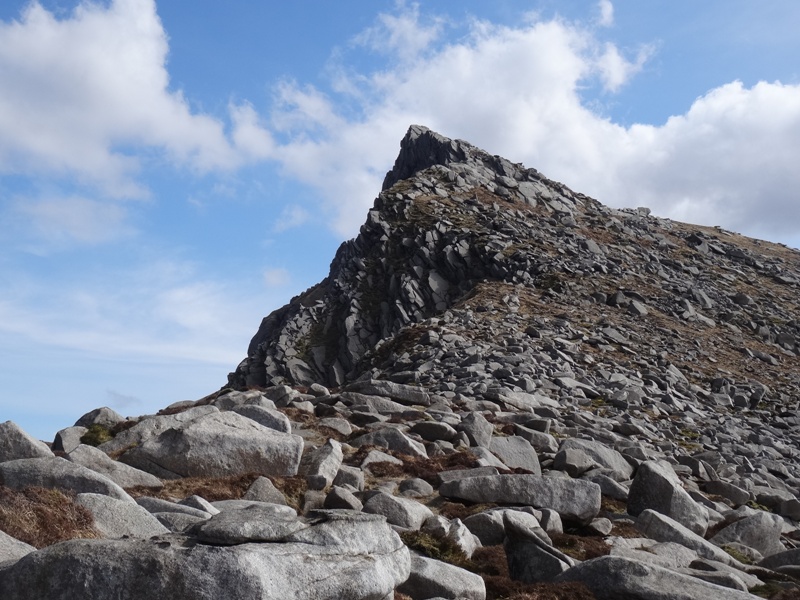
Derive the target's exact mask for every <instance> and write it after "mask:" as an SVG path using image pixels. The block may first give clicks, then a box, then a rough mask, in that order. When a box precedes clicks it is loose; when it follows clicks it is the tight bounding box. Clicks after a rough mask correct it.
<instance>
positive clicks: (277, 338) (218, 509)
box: [0, 126, 800, 600]
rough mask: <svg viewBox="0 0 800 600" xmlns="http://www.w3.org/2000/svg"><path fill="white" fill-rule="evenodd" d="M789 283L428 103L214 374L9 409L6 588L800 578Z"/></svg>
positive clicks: (787, 266)
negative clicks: (53, 411) (369, 193)
mask: <svg viewBox="0 0 800 600" xmlns="http://www.w3.org/2000/svg"><path fill="white" fill-rule="evenodd" d="M799 285H800V254H799V253H798V252H797V251H794V250H790V249H788V248H786V247H784V246H781V245H776V244H771V243H768V242H760V241H756V240H752V239H748V238H745V237H742V236H740V235H737V234H734V233H731V232H727V231H724V230H721V229H718V228H709V227H700V226H695V225H687V224H683V223H677V222H674V221H670V220H666V219H660V218H656V217H653V216H651V215H650V214H649V211H648V210H647V209H643V208H638V209H626V210H615V209H611V208H609V207H606V206H604V205H602V204H600V203H599V202H597V201H595V200H593V199H591V198H588V197H586V196H584V195H582V194H579V193H576V192H573V191H571V190H570V189H568V188H567V187H566V186H564V185H563V184H560V183H557V182H553V181H551V180H548V179H547V178H545V177H544V176H542V175H541V174H540V173H538V172H537V171H535V170H533V169H526V168H525V167H523V166H521V165H518V164H512V163H510V162H509V161H507V160H505V159H503V158H500V157H497V156H491V155H489V154H487V153H486V152H484V151H482V150H479V149H477V148H475V147H473V146H471V145H470V144H468V143H466V142H463V141H459V140H449V139H447V138H444V137H442V136H441V135H438V134H436V133H434V132H431V131H429V130H427V129H425V128H423V127H419V126H413V127H411V128H410V129H409V131H408V133H407V135H406V136H405V138H404V139H403V141H402V143H401V152H400V154H399V156H398V158H397V161H396V163H395V165H394V168H393V169H392V170H391V171H390V172H389V173H388V174H387V176H386V179H385V181H384V185H383V190H382V191H381V193H380V195H379V196H378V198H377V199H376V201H375V205H374V207H373V209H372V210H371V211H369V213H368V217H367V220H366V223H365V224H364V226H363V227H362V228H361V232H360V234H359V236H358V237H357V238H356V239H354V240H351V241H349V242H346V243H344V244H343V245H342V246H341V247H340V249H339V250H338V252H337V254H336V256H335V258H334V260H333V262H332V264H331V270H330V274H329V276H328V277H327V278H326V279H325V280H324V281H322V282H320V283H319V284H318V285H316V286H314V287H313V288H311V289H310V290H308V291H306V292H305V293H304V294H301V295H300V296H298V297H297V298H294V299H293V300H292V301H291V302H290V303H289V304H287V305H286V306H285V307H283V308H281V309H279V310H277V311H275V312H273V313H272V314H270V315H269V316H267V317H266V318H265V319H264V320H263V322H262V324H261V327H260V328H259V330H258V332H257V334H256V335H255V337H254V338H253V340H252V342H251V344H250V348H249V350H248V356H247V358H246V359H245V360H244V361H243V362H242V363H241V364H240V365H239V367H238V368H237V369H236V371H235V372H234V373H231V375H230V377H229V382H228V385H226V386H225V387H224V388H223V389H221V390H220V391H218V392H215V393H213V394H211V395H209V396H208V397H206V398H203V399H201V400H198V401H196V402H178V403H175V404H174V405H171V406H169V407H167V408H166V409H164V410H162V411H160V412H159V414H157V415H146V416H143V417H138V418H125V417H122V416H121V415H118V414H116V413H114V412H113V411H111V410H109V409H98V410H96V411H92V412H91V413H89V414H87V415H84V416H83V417H81V418H80V419H79V420H78V421H77V422H76V424H75V426H73V427H68V428H66V429H64V430H62V431H61V432H59V434H58V435H57V436H56V439H55V440H54V442H53V444H51V445H50V447H48V446H47V445H45V444H43V443H41V442H38V441H36V440H33V439H31V438H30V437H29V436H27V435H26V434H25V432H23V431H21V430H20V429H19V428H18V427H16V426H15V425H14V424H13V423H10V422H7V423H5V424H2V425H0V597H2V598H8V599H19V600H28V599H29V598H65V599H66V598H70V599H71V598H74V597H79V596H80V597H86V598H96V599H98V600H105V599H106V598H129V599H132V600H133V599H136V600H138V599H140V598H150V597H155V596H164V597H174V598H223V597H233V596H236V597H242V598H287V597H297V598H309V599H311V598H314V599H319V598H331V599H332V598H353V599H356V598H359V599H362V598H363V599H368V598H369V599H373V598H374V599H385V598H392V597H393V596H394V598H396V599H398V600H400V599H405V598H412V599H413V600H422V599H426V598H439V597H444V598H470V599H472V598H474V599H477V600H482V599H484V598H490V599H495V598H514V599H516V600H530V599H531V598H548V599H555V598H563V599H567V598H570V599H585V600H589V599H591V598H600V599H603V598H609V599H611V598H632V599H643V600H650V599H667V598H669V599H670V600H676V599H677V600H680V599H685V600H689V599H694V598H704V599H705V600H714V599H717V598H718V599H720V600H722V599H725V600H728V599H737V598H742V599H744V598H751V599H752V598H755V597H756V596H754V595H753V593H758V594H759V595H760V596H761V597H771V598H775V599H778V598H782V599H784V600H786V599H790V598H798V597H800V587H798V579H795V578H796V577H798V576H800V549H796V546H797V541H796V540H800V530H798V525H797V523H798V521H799V520H800V500H799V499H798V497H799V496H800V473H799V472H798V450H797V448H798V442H800V428H799V426H800V421H798V418H797V414H796V411H797V401H798V398H797V394H798V392H797V390H798V387H797V384H798V377H800V375H798V352H800V350H798V339H797V336H798V326H799V325H800V307H799V306H798V298H797V291H798V286H799ZM92 446H97V447H96V448H94V447H92ZM54 454H55V455H54ZM41 488H56V489H58V490H60V492H59V494H62V495H59V496H57V497H56V496H53V494H51V493H49V492H48V491H46V490H42V489H41ZM54 505H64V506H65V507H66V508H65V509H64V511H62V512H63V514H60V515H59V519H60V520H59V521H58V522H59V523H60V525H59V531H58V532H57V533H58V535H57V536H54V535H44V533H43V530H46V529H47V527H46V526H44V527H43V526H42V521H43V520H44V522H47V519H48V518H52V517H43V518H39V519H38V524H37V523H34V521H36V519H34V518H33V517H26V519H22V518H21V517H20V515H39V514H44V515H53V512H52V511H53V510H54V509H53V506H54ZM67 509H68V510H67ZM47 511H50V512H47ZM375 515H378V516H375ZM69 520H71V521H72V522H73V523H74V527H73V529H72V530H70V529H69V527H68V526H67V525H61V523H66V522H67V521H69ZM62 529H63V531H62ZM3 532H5V533H3ZM51 533H53V532H51ZM71 537H83V538H92V537H95V538H100V539H85V540H75V539H73V540H71V541H65V542H63V543H61V544H55V545H52V542H53V541H54V539H69V538H71ZM43 540H46V541H43ZM33 546H36V547H41V549H39V550H36V549H35V548H34V547H33ZM134 581H135V582H136V583H135V584H132V583H131V582H134Z"/></svg>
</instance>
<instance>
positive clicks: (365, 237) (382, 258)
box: [230, 126, 582, 387]
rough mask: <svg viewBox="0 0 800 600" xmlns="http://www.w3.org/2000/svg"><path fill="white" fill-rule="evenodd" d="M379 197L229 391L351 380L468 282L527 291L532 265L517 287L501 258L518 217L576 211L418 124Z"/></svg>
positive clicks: (527, 232) (262, 338)
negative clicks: (536, 211)
mask: <svg viewBox="0 0 800 600" xmlns="http://www.w3.org/2000/svg"><path fill="white" fill-rule="evenodd" d="M383 187H384V189H383V191H382V192H381V194H380V195H379V196H378V198H377V199H376V200H375V205H374V207H373V209H372V210H370V211H369V214H368V216H367V221H366V223H365V224H364V225H363V226H362V228H361V232H360V234H359V236H358V237H357V238H356V239H354V240H351V241H348V242H345V243H344V244H342V246H341V247H340V248H339V250H338V251H337V253H336V257H335V258H334V260H333V263H332V264H331V270H330V275H329V276H328V277H327V278H326V279H325V280H324V281H322V282H321V283H319V284H318V285H317V286H315V287H313V288H311V289H310V290H308V291H307V292H305V293H304V294H302V295H300V296H299V297H297V298H294V299H293V300H292V302H291V303H290V304H288V305H287V306H285V307H283V308H281V309H279V310H277V311H275V312H273V313H272V314H270V315H269V316H267V317H266V318H265V319H264V320H263V322H262V323H261V326H260V328H259V330H258V333H257V334H256V335H255V337H254V338H253V340H252V341H251V343H250V347H249V349H248V357H247V359H245V361H243V362H242V363H241V364H240V365H239V367H238V368H237V370H236V372H235V373H233V374H232V375H231V377H230V384H232V385H234V386H237V387H243V386H264V385H274V384H278V383H291V384H308V383H311V382H319V381H324V382H327V383H328V384H334V385H341V384H343V383H345V382H346V381H348V380H352V379H356V378H358V377H359V375H361V372H362V370H361V369H362V368H363V365H362V364H360V361H361V359H362V358H363V357H364V356H365V354H367V353H368V352H370V351H372V350H373V349H374V348H375V347H376V346H377V345H378V344H379V343H380V342H381V341H382V340H386V339H388V338H391V337H393V336H395V335H397V334H398V333H399V332H400V331H401V329H402V328H403V327H405V326H407V325H409V324H412V323H419V322H421V321H423V320H425V319H427V318H429V317H431V316H433V315H435V314H438V313H441V312H443V311H445V310H446V309H448V308H449V307H450V306H451V305H452V304H453V302H454V301H455V300H456V299H458V298H461V297H463V296H464V295H465V294H467V293H469V292H470V291H472V290H473V288H474V287H475V285H476V283H478V282H480V281H484V280H499V281H508V282H510V283H515V282H517V281H522V282H523V283H532V282H533V280H534V278H535V276H536V274H537V267H536V265H533V264H530V261H528V264H525V265H524V268H526V269H527V270H528V274H527V276H526V277H522V279H520V278H519V277H518V275H517V273H516V272H517V271H519V268H520V265H518V264H515V261H513V260H508V259H509V258H510V251H513V250H514V248H513V245H514V242H513V239H514V238H522V239H525V238H530V237H531V236H534V235H535V227H536V221H535V220H534V219H531V218H529V214H528V213H529V212H530V210H531V209H532V208H534V207H536V206H537V205H538V204H539V203H540V202H545V203H546V205H547V207H548V209H547V210H548V211H557V214H562V215H571V214H572V213H573V212H575V211H576V210H577V204H576V202H582V200H580V199H579V196H576V195H575V194H573V193H572V192H570V191H569V190H568V189H567V188H565V187H564V186H562V185H560V184H557V183H554V182H551V181H549V180H547V179H545V178H544V177H542V176H541V175H540V174H539V173H538V172H537V171H536V170H534V169H525V168H523V167H522V166H521V165H514V164H512V163H510V162H509V161H507V160H505V159H502V158H499V157H496V156H490V155H489V154H487V153H486V152H483V151H482V150H479V149H478V148H475V147H474V146H472V145H470V144H468V143H466V142H463V141H460V140H450V139H447V138H445V137H443V136H440V135H438V134H436V133H434V132H431V131H429V130H427V129H425V128H424V127H419V126H412V127H411V128H410V129H409V131H408V133H407V134H406V136H405V138H404V139H403V141H402V142H401V152H400V155H399V156H398V158H397V161H396V162H395V166H394V168H393V169H392V170H391V171H390V172H389V173H388V174H387V175H386V179H385V181H384V186H383ZM496 201H500V202H502V203H503V204H504V208H505V207H506V205H507V207H509V208H511V209H512V212H511V214H509V215H506V214H504V210H503V209H501V208H500V207H499V206H498V205H497V204H496ZM514 208H516V209H518V210H513V209H514ZM509 240H512V241H509Z"/></svg>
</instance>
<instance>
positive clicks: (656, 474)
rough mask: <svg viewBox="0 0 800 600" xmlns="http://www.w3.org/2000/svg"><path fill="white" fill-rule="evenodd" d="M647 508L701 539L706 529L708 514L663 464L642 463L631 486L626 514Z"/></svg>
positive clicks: (634, 514)
mask: <svg viewBox="0 0 800 600" xmlns="http://www.w3.org/2000/svg"><path fill="white" fill-rule="evenodd" d="M647 509H652V510H655V511H657V512H660V513H662V514H664V515H666V516H668V517H670V518H672V519H674V520H676V521H677V522H678V523H680V524H681V525H683V526H684V527H687V528H688V529H690V530H691V531H693V532H694V533H697V534H698V535H701V536H702V535H703V534H705V532H706V529H707V528H708V511H707V510H706V509H705V508H704V507H702V506H700V505H699V504H697V503H696V502H695V501H694V500H692V498H691V497H690V496H689V494H687V493H686V491H685V490H684V489H683V487H681V482H680V479H679V478H678V476H677V475H676V474H675V472H674V471H673V470H672V467H671V466H670V465H669V464H668V463H665V462H656V461H648V462H646V463H643V464H642V465H640V466H639V469H638V470H637V471H636V477H635V478H634V480H633V484H631V488H630V491H629V493H628V512H629V513H630V514H631V515H633V516H638V515H639V514H641V513H642V511H644V510H647Z"/></svg>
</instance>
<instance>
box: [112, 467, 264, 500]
mask: <svg viewBox="0 0 800 600" xmlns="http://www.w3.org/2000/svg"><path fill="white" fill-rule="evenodd" d="M259 477H260V475H259V474H258V473H248V474H246V475H234V476H232V477H184V478H182V479H167V480H164V487H163V488H161V489H160V490H155V489H153V488H150V487H143V486H137V487H133V488H127V489H126V490H125V491H126V492H128V493H129V494H130V495H131V496H133V497H134V498H139V497H140V496H151V497H154V498H161V499H162V500H170V501H176V500H183V499H184V498H188V497H189V496H194V495H197V496H200V497H202V498H204V499H206V500H208V501H209V502H216V501H217V500H238V499H240V498H241V497H242V496H244V494H245V492H246V491H247V488H249V487H250V486H251V485H252V484H253V482H254V481H255V480H256V479H258V478H259Z"/></svg>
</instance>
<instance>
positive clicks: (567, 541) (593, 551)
mask: <svg viewBox="0 0 800 600" xmlns="http://www.w3.org/2000/svg"><path fill="white" fill-rule="evenodd" d="M550 539H552V540H553V546H554V547H556V548H558V549H559V550H561V551H562V552H563V553H564V554H566V555H567V556H571V557H572V558H577V559H578V560H589V559H592V558H598V557H600V556H605V555H607V554H609V553H610V552H611V547H610V546H609V545H608V544H606V543H605V542H604V541H603V539H602V538H600V537H593V536H582V535H574V534H571V533H556V534H551V535H550Z"/></svg>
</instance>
